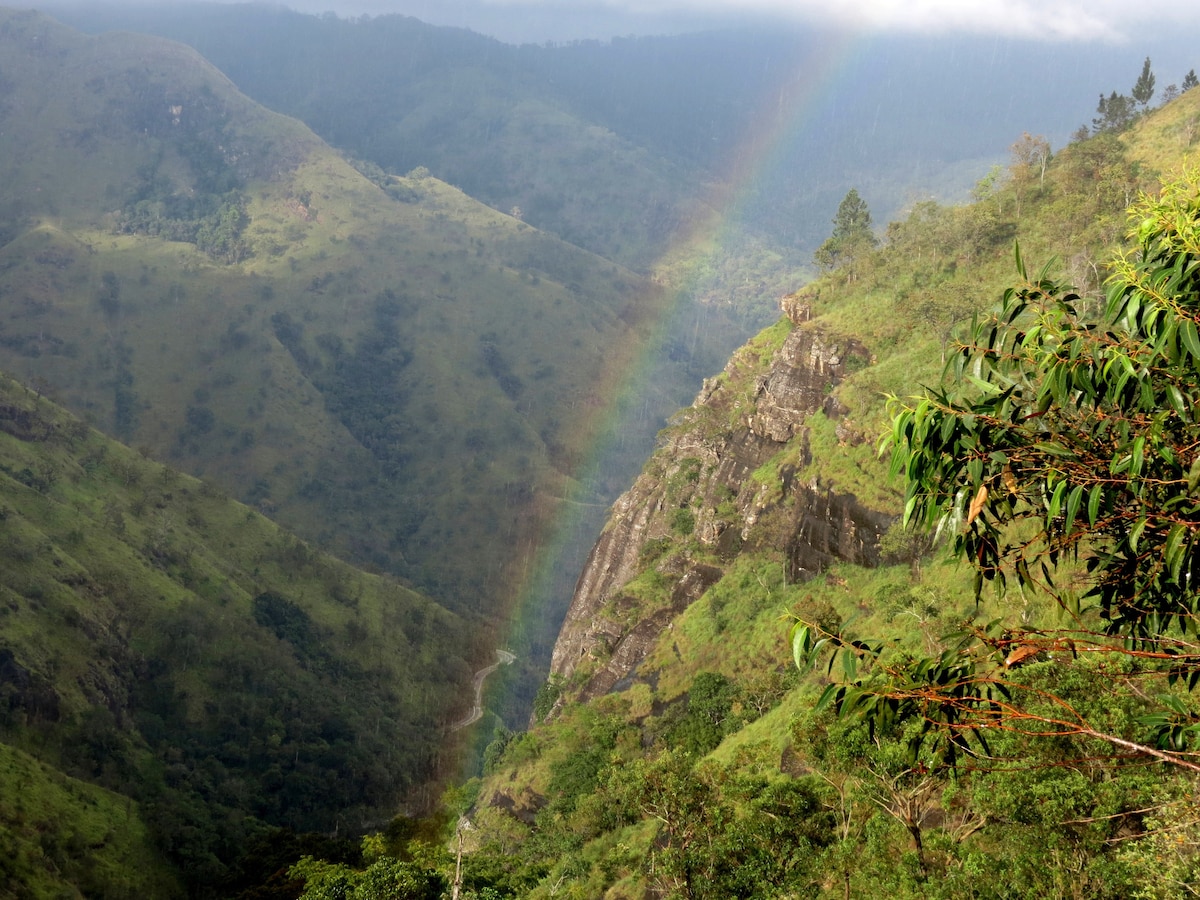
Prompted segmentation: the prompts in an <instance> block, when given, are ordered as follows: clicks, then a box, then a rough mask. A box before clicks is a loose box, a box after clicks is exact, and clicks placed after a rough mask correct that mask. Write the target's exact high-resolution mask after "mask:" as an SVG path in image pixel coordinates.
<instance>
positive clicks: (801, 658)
mask: <svg viewBox="0 0 1200 900" xmlns="http://www.w3.org/2000/svg"><path fill="white" fill-rule="evenodd" d="M808 641H809V630H808V626H807V625H805V624H804V623H803V622H797V623H796V624H795V626H793V628H792V659H793V660H795V663H796V668H797V669H799V670H800V671H801V672H805V671H807V670H808V668H809V665H810V663H809V658H808V650H809V645H808Z"/></svg>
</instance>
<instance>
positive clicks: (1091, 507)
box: [1088, 484, 1104, 528]
mask: <svg viewBox="0 0 1200 900" xmlns="http://www.w3.org/2000/svg"><path fill="white" fill-rule="evenodd" d="M1103 497H1104V488H1103V487H1102V486H1101V485H1098V484H1094V485H1092V489H1091V491H1089V492H1088V525H1089V526H1091V527H1093V528H1094V527H1095V526H1096V519H1098V518H1099V516H1100V501H1101V499H1102V498H1103Z"/></svg>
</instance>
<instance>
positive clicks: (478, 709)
mask: <svg viewBox="0 0 1200 900" xmlns="http://www.w3.org/2000/svg"><path fill="white" fill-rule="evenodd" d="M515 659H516V657H515V656H514V655H513V654H511V653H509V652H508V651H507V650H497V651H496V661H495V662H494V663H492V664H491V665H490V666H488V667H487V668H486V669H480V670H479V671H478V672H476V673H475V705H474V706H472V707H471V714H470V715H469V716H466V717H465V718H463V719H460V720H459V721H457V722H455V723H454V724H453V725H451V726H450V730H451V731H458V730H459V729H462V728H466V727H467V726H468V725H474V724H475V723H476V722H478V721H479V720H480V719H482V718H483V682H484V680H486V679H487V677H488V676H489V675H491V674H492V673H493V672H495V671H496V670H497V669H498V668H500V667H501V666H511V665H512V664H513V661H514V660H515Z"/></svg>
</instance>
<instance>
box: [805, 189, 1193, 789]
mask: <svg viewBox="0 0 1200 900" xmlns="http://www.w3.org/2000/svg"><path fill="white" fill-rule="evenodd" d="M1130 215H1131V221H1132V223H1133V231H1132V235H1131V236H1132V237H1135V238H1136V240H1137V249H1136V252H1134V253H1131V254H1127V255H1124V256H1122V257H1120V258H1119V259H1118V260H1117V261H1116V262H1115V264H1114V266H1113V274H1112V276H1111V277H1110V279H1109V283H1110V288H1109V291H1108V297H1107V303H1106V305H1105V307H1104V309H1103V310H1102V311H1098V310H1093V309H1091V308H1090V304H1088V303H1086V302H1085V301H1083V300H1082V298H1080V296H1079V295H1078V294H1076V293H1074V292H1072V291H1070V290H1068V289H1066V288H1065V287H1063V286H1062V285H1060V284H1058V283H1057V282H1055V281H1054V280H1052V279H1051V278H1050V277H1049V276H1048V274H1047V271H1046V270H1043V272H1042V273H1040V274H1039V275H1038V276H1037V277H1035V278H1034V279H1032V280H1029V279H1028V278H1026V273H1025V270H1024V267H1023V264H1022V262H1021V259H1020V254H1019V253H1018V256H1017V263H1018V269H1019V270H1020V273H1021V276H1022V277H1023V278H1025V281H1024V283H1023V284H1021V285H1019V286H1017V287H1014V288H1012V289H1010V290H1008V291H1006V292H1005V295H1004V301H1003V303H1002V305H1001V307H1000V310H999V311H998V312H997V313H996V314H995V315H993V316H989V317H987V318H985V319H984V320H983V321H981V322H980V323H978V324H977V325H976V327H975V329H974V335H973V340H972V341H971V342H970V343H968V344H966V345H965V346H964V347H963V348H962V350H961V351H960V352H959V353H958V354H957V355H956V356H955V358H954V359H953V360H952V362H951V364H950V366H949V368H948V372H947V377H946V378H945V380H944V386H943V387H942V388H941V389H939V390H935V391H930V392H929V393H928V394H927V395H926V397H924V398H922V399H920V400H919V401H918V402H917V403H916V404H915V405H914V406H911V407H902V408H900V409H899V410H898V412H897V414H896V416H895V419H894V426H893V432H892V435H891V445H892V447H893V451H894V452H893V468H894V470H895V471H897V472H904V474H905V477H906V481H907V493H906V505H905V517H906V519H907V521H908V522H910V523H911V524H913V525H914V526H916V527H921V528H937V530H938V532H939V533H940V534H942V535H944V536H946V537H947V539H948V540H949V541H950V543H951V546H952V548H953V550H954V552H955V553H956V554H957V555H958V556H959V557H960V558H962V559H964V560H965V561H966V562H967V564H968V565H970V566H971V567H973V568H974V570H975V573H976V592H977V594H978V592H979V591H980V590H981V589H982V586H983V583H984V582H985V581H990V582H992V583H993V585H994V586H995V588H996V591H997V593H998V595H999V596H1000V597H1004V596H1005V594H1006V591H1007V590H1008V587H1009V581H1010V580H1012V579H1015V581H1016V584H1017V586H1018V587H1019V589H1020V591H1021V592H1022V594H1024V595H1026V596H1033V595H1038V594H1044V595H1047V596H1049V597H1050V598H1052V600H1053V601H1054V603H1055V604H1056V605H1057V607H1058V608H1059V610H1060V611H1061V614H1062V615H1061V621H1062V624H1061V626H1060V627H1057V628H1038V629H1033V628H1028V627H1025V625H1024V623H1023V622H1021V621H1020V619H1019V617H1016V618H1014V617H1013V616H1011V615H1010V616H1006V617H1005V618H1003V619H1000V620H997V621H996V622H993V623H991V624H989V625H988V626H986V627H978V628H971V629H968V630H967V631H966V632H965V633H964V634H963V635H962V638H961V640H960V641H959V642H958V643H957V644H956V645H955V646H952V647H951V648H950V649H947V650H945V651H944V652H942V653H941V654H940V655H939V656H936V657H919V656H918V657H908V658H903V659H894V658H891V657H890V655H889V654H888V653H887V652H886V651H885V648H884V647H883V645H881V644H879V643H872V642H864V641H853V640H849V639H848V638H847V637H846V636H844V635H841V634H830V633H827V632H825V631H823V630H822V629H820V628H815V629H814V628H813V627H812V626H811V625H810V624H809V623H804V622H801V623H799V624H798V625H797V626H796V628H795V629H794V632H793V647H794V652H795V655H796V660H797V662H798V663H799V664H801V665H804V664H808V663H810V662H811V661H813V660H814V659H815V657H816V656H817V655H818V654H819V653H820V652H821V651H822V650H823V649H824V648H825V647H826V646H831V647H833V648H834V650H835V655H836V656H839V657H840V659H841V662H842V675H843V681H842V682H841V683H840V684H835V685H831V686H830V688H829V689H828V690H827V691H826V693H825V696H824V697H823V702H831V703H832V704H833V706H834V708H835V709H838V710H839V711H841V712H842V713H854V714H855V715H859V716H865V717H866V718H868V719H869V720H870V721H871V722H873V723H875V724H876V725H877V726H879V727H883V726H886V725H890V724H891V723H892V722H895V721H903V720H912V721H920V722H922V723H923V724H922V727H921V729H920V734H919V735H917V736H916V737H915V738H914V740H913V742H912V747H913V750H914V753H915V752H916V751H917V750H918V749H919V747H920V744H921V739H922V738H923V737H925V736H926V735H928V736H929V737H930V738H931V739H934V740H936V741H939V742H940V745H941V748H942V757H941V761H942V762H945V763H947V764H951V765H953V764H954V763H955V762H956V761H957V760H958V758H959V757H961V756H962V755H964V754H965V755H966V756H968V757H972V758H976V759H981V758H985V757H986V758H989V759H994V758H995V753H994V751H993V748H992V747H991V746H990V745H989V740H990V738H989V733H991V732H1013V731H1015V732H1019V733H1024V734H1027V735H1030V736H1039V737H1054V738H1072V739H1078V740H1092V739H1096V740H1100V741H1102V742H1105V743H1107V744H1108V745H1110V749H1109V754H1111V755H1112V756H1113V757H1114V759H1119V758H1125V757H1129V756H1133V757H1142V758H1151V759H1157V760H1161V761H1163V762H1167V763H1171V764H1173V765H1176V766H1180V767H1183V768H1185V769H1188V770H1191V771H1195V772H1200V764H1198V763H1197V762H1196V758H1195V749H1196V739H1197V736H1198V735H1200V720H1198V718H1197V715H1196V711H1195V703H1194V701H1193V700H1192V698H1191V697H1190V696H1189V695H1188V694H1186V693H1183V692H1180V691H1179V690H1173V688H1176V687H1186V688H1188V689H1191V688H1193V687H1195V685H1196V683H1197V681H1200V657H1198V656H1197V653H1196V638H1197V636H1198V634H1200V593H1197V591H1196V590H1195V588H1194V587H1193V579H1194V578H1195V577H1197V576H1200V541H1197V537H1198V536H1200V497H1198V496H1197V486H1198V484H1200V454H1198V453H1197V448H1198V447H1200V424H1198V423H1197V419H1196V408H1197V402H1198V401H1200V367H1198V366H1197V361H1198V360H1200V332H1198V330H1197V322H1198V321H1200V174H1198V173H1195V172H1193V173H1191V174H1190V175H1188V176H1187V177H1185V178H1184V179H1182V180H1180V181H1178V182H1174V183H1171V184H1168V185H1167V186H1165V187H1164V189H1163V191H1162V194H1161V196H1160V197H1159V198H1157V199H1145V200H1143V201H1142V202H1141V203H1139V204H1138V205H1137V206H1136V207H1134V208H1133V210H1132V211H1131V214H1130ZM1039 658H1040V659H1064V660H1065V659H1071V660H1080V659H1083V660H1095V661H1097V662H1093V663H1090V664H1092V665H1096V666H1098V667H1103V668H1104V669H1105V670H1106V671H1107V672H1108V674H1109V675H1110V677H1112V678H1113V679H1114V681H1115V683H1116V684H1118V685H1119V686H1120V689H1121V691H1128V692H1130V693H1131V694H1133V695H1134V696H1137V697H1140V698H1142V699H1143V700H1144V701H1145V702H1144V705H1143V710H1142V712H1141V715H1140V716H1139V717H1138V718H1137V720H1136V721H1135V722H1134V723H1131V727H1129V728H1128V729H1126V730H1123V731H1113V730H1110V729H1106V728H1103V727H1101V726H1099V725H1098V724H1097V723H1096V722H1095V721H1094V720H1093V719H1092V718H1091V717H1089V716H1088V715H1086V714H1085V713H1084V712H1083V711H1082V710H1081V709H1080V708H1079V707H1078V706H1077V705H1076V704H1073V703H1072V702H1070V701H1069V700H1068V699H1067V698H1066V697H1065V696H1064V695H1063V694H1062V692H1061V691H1059V690H1058V689H1057V687H1056V686H1054V685H1050V686H1038V687H1030V686H1029V685H1028V684H1026V683H1025V682H1024V680H1023V679H1022V678H1021V677H1019V675H1018V673H1019V666H1020V664H1021V663H1023V662H1027V661H1030V660H1033V659H1039ZM1078 664H1082V663H1078ZM831 666H832V663H831ZM860 668H861V669H862V674H861V675H860V674H859V672H860Z"/></svg>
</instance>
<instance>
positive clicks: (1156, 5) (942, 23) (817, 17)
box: [282, 0, 1200, 41]
mask: <svg viewBox="0 0 1200 900" xmlns="http://www.w3.org/2000/svg"><path fill="white" fill-rule="evenodd" d="M282 5H284V6H290V7H292V8H293V9H298V10H302V11H304V12H325V11H333V12H337V13H339V14H341V15H362V14H368V15H379V14H382V13H389V12H392V13H403V14H406V15H412V16H416V17H417V18H420V19H423V20H425V21H427V22H433V23H434V24H439V25H460V26H465V27H470V28H472V29H473V30H476V31H481V32H484V33H487V34H492V35H494V36H496V37H499V38H501V39H503V40H510V41H521V40H532V41H541V40H569V39H572V38H607V37H611V36H613V35H626V34H651V33H663V32H671V31H687V30H696V29H701V28H707V27H713V26H720V25H728V24H730V23H733V22H739V21H740V22H762V21H771V20H774V21H787V22H793V23H801V24H825V25H829V24H832V25H839V26H850V27H853V28H866V29H878V30H883V31H897V30H900V31H908V32H925V33H943V34H944V33H947V32H959V33H963V32H966V33H971V32H974V33H986V34H993V35H1008V36H1012V37H1032V38H1043V39H1048V40H1072V41H1123V40H1128V39H1139V38H1140V39H1142V40H1145V39H1146V38H1147V37H1149V35H1150V34H1152V33H1153V30H1158V31H1159V33H1160V34H1161V33H1164V30H1165V33H1167V34H1175V35H1177V33H1178V29H1180V28H1186V29H1189V30H1190V29H1194V30H1195V32H1196V34H1197V37H1200V4H1197V3H1195V2H1194V0H1139V2H1132V0H284V2H283V3H282Z"/></svg>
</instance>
